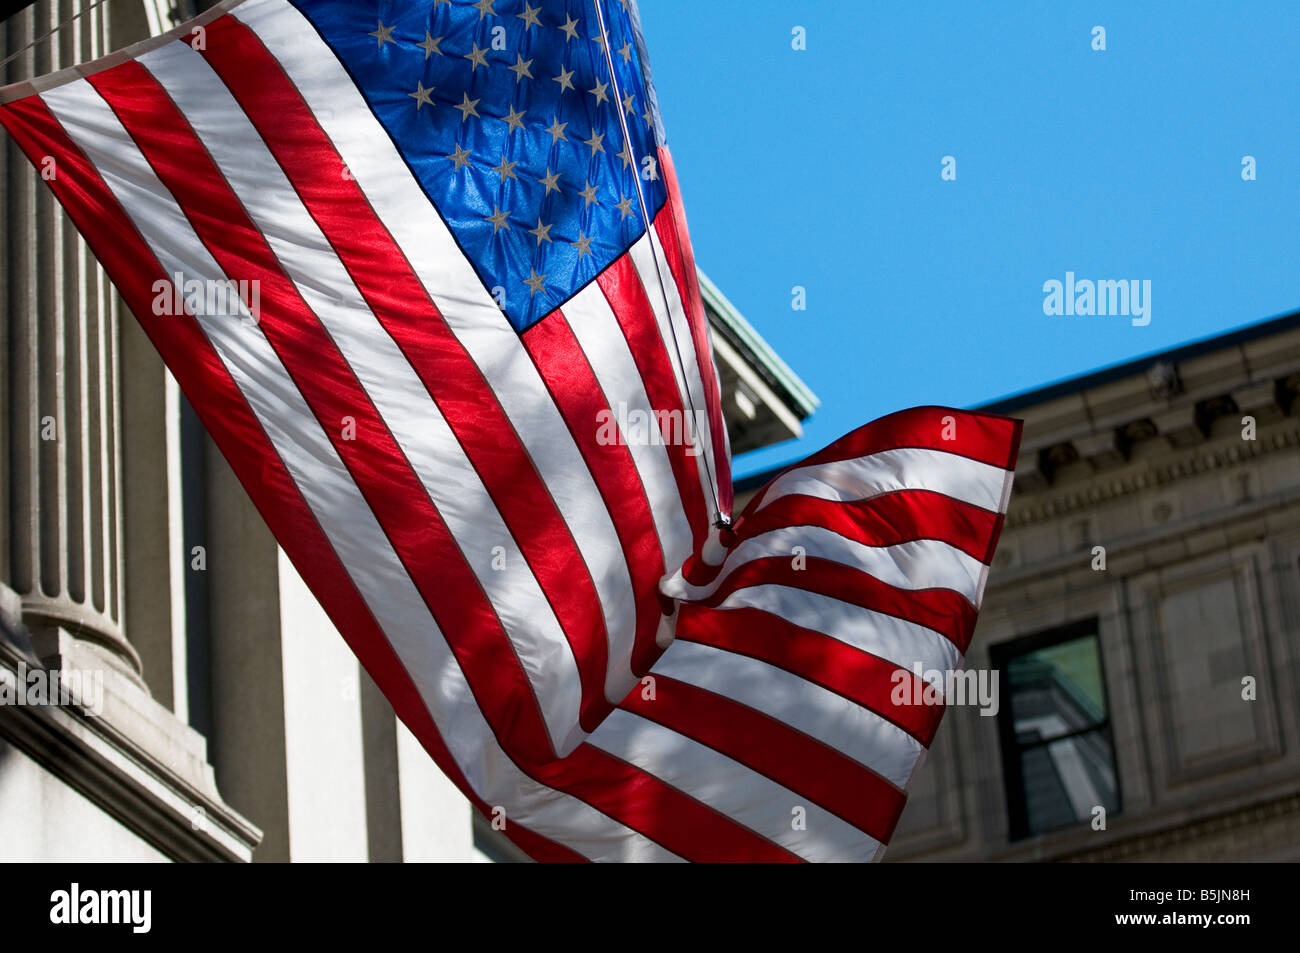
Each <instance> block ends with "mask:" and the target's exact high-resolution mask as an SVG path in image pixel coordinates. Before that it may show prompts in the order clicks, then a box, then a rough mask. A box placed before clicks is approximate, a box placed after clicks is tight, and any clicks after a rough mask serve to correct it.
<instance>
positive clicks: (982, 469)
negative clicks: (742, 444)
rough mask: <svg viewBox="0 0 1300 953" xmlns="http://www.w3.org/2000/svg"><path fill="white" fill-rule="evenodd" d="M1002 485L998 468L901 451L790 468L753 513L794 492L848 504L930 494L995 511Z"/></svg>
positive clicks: (940, 452) (931, 452) (1003, 476)
mask: <svg viewBox="0 0 1300 953" xmlns="http://www.w3.org/2000/svg"><path fill="white" fill-rule="evenodd" d="M1006 482H1007V471H1006V470H1004V469H1003V468H1002V467H994V466H990V465H989V464H987V463H981V462H980V461H978V460H972V459H970V458H969V457H963V456H959V455H957V454H955V453H948V452H947V451H944V450H927V449H922V448H918V447H905V448H902V449H897V450H881V451H880V452H878V453H872V454H868V455H866V456H862V457H854V458H852V459H849V460H835V461H833V462H831V463H819V464H814V465H812V466H806V467H799V468H797V469H795V470H790V471H789V472H787V473H784V474H782V475H781V476H779V477H777V478H776V480H774V481H773V482H772V483H771V484H769V485H768V490H767V492H766V493H765V494H764V495H763V500H762V503H761V505H760V506H759V507H758V509H759V510H761V509H763V507H765V506H767V505H768V504H769V503H771V502H772V501H773V500H776V499H779V498H780V497H783V496H791V495H794V494H799V495H802V496H811V497H816V498H817V499H822V500H833V501H838V502H841V503H848V502H851V501H854V500H868V499H871V498H872V497H875V496H880V495H881V494H884V493H892V492H894V491H896V490H930V491H932V492H934V493H942V494H943V495H944V496H950V497H952V498H953V499H955V500H961V501H962V502H965V503H970V504H971V505H973V506H978V507H980V509H984V510H989V511H991V512H994V513H1000V512H1002V510H1001V509H999V507H1001V506H1002V505H1003V489H1004V487H1005V485H1006ZM755 512H757V510H756V511H755Z"/></svg>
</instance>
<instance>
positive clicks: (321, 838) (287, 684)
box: [0, 0, 816, 861]
mask: <svg viewBox="0 0 1300 953" xmlns="http://www.w3.org/2000/svg"><path fill="white" fill-rule="evenodd" d="M204 5H205V6H206V4H204ZM193 10H194V5H193V4H188V3H179V4H172V3H167V2H162V0H159V2H153V0H141V2H126V0H122V2H113V3H109V4H104V5H99V6H96V5H94V4H93V3H91V2H89V0H41V2H38V3H35V4H33V5H32V6H30V7H29V8H28V9H26V10H25V11H23V12H21V13H19V14H17V15H15V16H13V17H11V18H9V19H7V20H5V21H4V22H3V23H2V24H0V51H2V52H0V58H4V57H7V56H9V55H10V54H12V53H17V54H18V56H17V57H16V58H15V59H14V60H13V61H12V62H11V63H9V64H8V65H7V66H5V67H3V71H2V72H0V85H3V84H6V83H10V82H16V81H18V80H21V79H29V78H31V77H33V76H38V75H42V74H45V73H49V72H52V71H54V70H57V69H60V68H64V67H67V66H70V65H73V64H74V63H82V62H87V61H89V60H92V59H95V58H96V57H99V56H103V55H105V54H106V53H108V52H111V51H113V50H116V49H121V48H122V47H124V46H127V45H129V44H131V43H133V42H136V41H138V40H140V39H143V38H145V37H148V36H150V35H154V34H157V33H159V32H162V31H165V30H167V29H170V28H171V27H172V26H173V25H174V24H175V23H176V22H179V21H180V20H182V19H184V18H185V17H187V16H188V15H190V14H191V13H192V12H193ZM78 14H80V16H78ZM74 17H75V19H74ZM69 21H71V22H69ZM56 27H59V29H58V30H57V32H56V33H55V34H54V36H53V38H52V39H41V38H42V37H43V36H45V35H46V34H47V33H50V32H51V31H53V30H55V28H56ZM29 46H30V48H28V47H29ZM0 183H3V185H2V186H0V188H2V189H3V195H4V203H3V212H2V213H0V214H3V220H4V228H3V237H0V245H2V251H0V255H2V260H0V367H2V368H3V370H4V375H3V385H2V386H0V447H3V448H4V452H3V454H0V683H4V684H0V699H3V698H4V694H3V693H4V690H5V686H6V685H7V686H17V685H18V684H20V683H21V684H28V681H29V679H34V680H35V682H36V683H40V682H41V679H42V678H43V677H44V676H43V674H42V673H44V672H46V671H48V670H51V669H57V670H58V671H59V672H60V673H62V679H63V680H62V685H63V686H64V689H65V690H68V691H73V689H75V691H73V695H74V697H70V698H68V699H67V701H69V703H68V704H32V705H27V704H16V703H13V701H12V699H8V700H6V703H4V704H0V861H19V860H42V861H94V860H142V861H146V860H147V861H166V860H225V861H248V860H250V859H251V860H259V861H260V860H265V861H290V860H292V861H300V860H308V861H366V860H370V861H418V860H475V859H479V860H481V859H485V858H491V859H511V858H515V857H517V856H518V855H517V852H515V851H514V848H513V847H512V846H511V845H510V844H509V843H508V842H506V841H505V840H504V838H501V837H499V836H496V835H494V833H493V832H492V831H491V830H490V829H489V828H486V827H485V826H482V825H476V824H475V823H474V822H473V821H472V819H471V814H472V812H471V809H470V806H469V804H468V802H467V801H466V800H465V798H464V797H463V796H462V795H461V794H460V793H459V792H458V791H457V790H456V789H455V788H454V787H453V786H452V785H451V783H450V782H448V781H447V780H446V779H445V778H444V777H443V775H442V774H441V773H440V772H439V770H438V769H437V767H436V766H435V765H434V763H433V761H432V760H431V759H430V758H429V757H428V756H427V755H426V754H425V752H424V750H423V749H422V747H421V746H420V744H419V743H418V742H417V741H416V740H415V738H414V736H413V735H411V734H410V732H408V731H407V730H406V728H405V727H404V726H403V725H402V724H401V723H400V722H399V721H398V720H397V719H396V717H395V716H394V714H393V711H392V709H391V707H390V706H389V705H388V703H387V701H386V700H385V699H384V697H383V696H382V694H381V693H380V692H379V691H378V689H377V688H376V687H375V686H374V684H373V683H372V682H371V681H370V679H369V678H368V677H367V675H366V674H365V672H364V671H362V670H361V668H360V666H359V665H358V663H357V661H356V659H355V657H354V656H353V655H352V653H351V651H350V650H349V649H348V648H347V646H346V645H345V644H344V642H343V640H342V638H341V637H340V636H339V635H338V633H337V632H336V631H335V630H334V627H333V625H332V624H331V623H330V621H329V619H328V618H327V617H326V616H325V614H324V612H323V611H322V610H321V608H320V606H319V604H318V603H317V601H316V599H315V598H314V597H313V596H312V595H311V593H310V592H309V591H308V589H307V587H306V585H305V584H304V583H303V581H302V579H301V578H300V577H299V576H298V574H297V572H296V571H295V570H294V568H293V566H291V565H290V564H289V562H288V560H287V559H286V558H285V556H284V554H283V553H282V552H281V551H280V549H279V547H278V546H277V545H276V543H275V540H274V539H273V538H272V536H271V534H270V532H269V531H268V530H267V528H266V526H265V525H264V523H263V521H262V519H261V517H260V516H259V515H258V513H257V511H256V509H255V508H254V507H253V505H252V503H251V502H250V500H249V499H248V497H247V496H246V494H245V493H244V490H243V488H242V487H241V486H240V485H239V482H238V480H237V479H236V478H235V476H234V474H233V472H232V471H231V469H230V467H229V466H228V465H227V464H226V462H225V460H224V459H223V458H222V456H221V454H220V453H219V452H218V451H217V450H216V448H215V446H214V445H213V444H212V442H211V441H210V440H209V439H208V437H207V436H206V434H205V433H204V431H203V429H202V427H201V426H200V425H199V423H198V421H197V419H196V417H195V415H194V414H193V412H192V410H190V408H189V407H188V405H187V403H186V402H185V400H184V398H183V397H182V396H181V394H180V392H179V389H178V388H177V386H176V383H175V381H174V380H173V379H172V378H171V375H170V374H169V373H168V372H167V371H166V369H165V368H164V366H163V364H162V362H161V360H160V359H159V357H158V355H157V353H156V352H155V350H154V348H153V347H152V345H151V344H150V343H149V341H148V340H147V339H146V338H145V336H144V334H143V333H142V332H141V330H140V328H139V327H138V325H137V323H136V322H135V320H134V318H132V317H131V315H130V314H129V312H128V311H127V310H126V308H125V307H124V305H123V304H122V303H121V301H120V299H119V298H118V296H117V294H116V293H115V292H114V290H113V288H112V286H111V285H110V284H109V282H108V280H107V279H106V277H105V276H104V274H103V272H102V270H101V269H100V268H99V266H98V265H97V263H96V262H95V260H94V258H93V256H92V255H91V254H90V252H89V250H88V249H87V247H86V245H85V243H84V242H83V241H82V239H81V238H80V236H79V235H78V234H77V232H76V230H75V229H74V227H73V226H72V224H71V222H70V221H69V220H68V219H67V217H66V216H65V215H64V213H63V212H62V210H61V209H60V208H59V207H58V205H57V203H56V202H55V201H54V199H53V197H52V195H51V193H50V190H49V189H48V187H47V186H46V184H45V183H44V182H43V181H41V177H40V175H39V173H38V171H37V170H34V169H33V167H32V165H31V163H30V162H28V160H27V159H26V157H25V156H23V155H22V154H21V153H20V152H19V150H18V149H17V147H16V146H14V144H13V143H11V142H9V141H8V139H7V137H6V138H5V140H4V143H3V149H0ZM701 284H702V286H703V287H704V289H705V296H706V299H707V301H706V306H707V309H708V312H709V318H710V322H711V325H712V327H713V332H714V341H715V344H716V347H717V363H718V369H719V373H720V376H721V379H722V382H723V386H724V388H725V390H726V398H725V404H726V407H725V414H726V417H727V423H728V429H729V433H730V436H731V439H732V443H733V446H735V447H736V448H737V452H739V451H742V450H745V449H752V448H754V447H758V446H763V445H765V444H767V443H771V442H774V441H778V440H784V439H790V438H793V437H797V436H799V434H800V421H801V420H802V419H803V418H805V417H807V415H808V414H809V413H810V412H811V411H812V409H813V407H814V406H815V405H816V398H815V397H813V395H812V394H811V392H809V391H808V389H807V388H806V387H805V386H804V385H803V384H802V383H801V382H800V381H799V379H798V378H797V377H796V376H795V375H794V374H793V373H792V372H791V371H790V369H789V368H788V367H786V366H785V364H784V363H782V362H781V361H780V359H779V358H778V357H777V356H776V355H775V354H773V353H772V352H771V350H770V349H769V348H768V347H767V345H766V344H765V343H764V342H763V340H762V338H761V337H760V336H759V335H758V334H757V333H756V332H755V331H754V329H753V328H752V327H750V326H749V325H748V324H747V323H746V321H745V320H744V318H743V317H742V316H741V315H740V313H739V312H738V311H736V309H735V308H733V307H732V306H731V305H730V304H729V303H728V302H727V301H726V299H725V297H723V296H722V294H721V292H719V291H718V290H717V288H716V287H715V286H714V285H713V284H712V283H711V282H709V281H708V279H707V278H705V277H704V276H703V275H701ZM74 676H76V680H75V681H74ZM83 676H84V677H83ZM34 697H35V696H33V698H34Z"/></svg>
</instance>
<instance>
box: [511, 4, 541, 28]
mask: <svg viewBox="0 0 1300 953" xmlns="http://www.w3.org/2000/svg"><path fill="white" fill-rule="evenodd" d="M541 9H542V8H541V7H535V6H533V5H532V4H530V3H528V2H527V0H525V2H524V12H523V13H516V14H515V16H517V17H518V18H519V19H521V20H523V21H524V30H525V31H527V30H531V29H532V28H533V27H535V26H541V25H542V21H541V20H539V19H537V14H538V13H539V12H540V11H541Z"/></svg>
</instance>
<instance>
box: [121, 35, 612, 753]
mask: <svg viewBox="0 0 1300 953" xmlns="http://www.w3.org/2000/svg"><path fill="white" fill-rule="evenodd" d="M139 62H140V63H141V64H142V65H144V66H145V67H146V68H147V69H148V70H149V72H151V73H152V74H153V75H154V77H155V78H156V79H157V80H158V82H159V83H161V84H162V86H163V87H164V88H165V89H166V90H167V92H168V93H169V94H170V95H171V97H172V100H173V101H174V102H175V103H176V105H177V107H178V108H179V109H180V110H181V112H182V113H184V114H185V117H186V119H188V120H189V122H190V124H191V126H192V127H193V128H194V131H195V133H196V134H197V135H198V137H199V139H200V140H201V141H202V142H203V144H204V146H205V147H206V148H207V150H208V153H209V154H210V155H211V156H212V158H213V160H214V161H215V162H216V164H217V167H218V168H219V169H220V171H221V174H222V175H223V176H224V177H225V179H226V181H227V182H228V183H229V185H230V187H231V189H232V190H233V191H234V193H235V194H236V196H237V197H238V198H239V201H240V202H241V203H242V204H243V206H244V209H245V210H246V211H247V212H248V214H249V216H250V217H251V218H252V220H253V223H254V224H255V225H256V226H257V229H258V231H260V232H261V233H262V234H263V235H264V236H265V237H266V240H267V243H268V244H269V245H270V247H271V250H272V251H273V252H274V253H275V256H276V258H277V259H278V260H279V262H280V264H281V266H282V267H283V268H284V270H285V273H286V274H287V275H288V276H289V277H290V279H292V281H293V283H294V285H295V286H296V287H297V289H298V292H299V294H301V295H302V297H303V300H304V301H305V302H306V304H307V306H308V307H309V308H311V310H312V312H313V313H314V314H315V315H316V316H317V317H318V318H320V321H321V324H322V325H323V326H324V328H325V330H326V331H327V332H328V334H329V335H330V337H331V338H333V339H334V342H335V343H336V344H337V345H338V347H339V350H340V351H341V352H342V354H343V358H344V360H346V361H347V363H348V364H349V365H350V366H351V368H352V370H353V371H354V373H356V375H357V378H358V380H359V381H360V382H361V385H362V387H363V388H364V390H365V392H366V393H367V394H368V395H369V397H370V399H371V401H372V402H373V403H374V405H375V408H376V410H377V411H378V412H379V415H380V416H381V417H382V418H383V420H384V423H385V424H387V426H388V428H389V429H390V431H391V432H392V435H393V438H394V439H395V440H396V441H397V443H398V445H399V447H400V448H401V450H402V452H403V454H405V456H406V459H407V460H408V461H409V462H410V465H411V468H412V470H413V471H414V472H415V474H416V475H417V476H418V477H419V479H420V482H421V483H422V484H423V485H424V488H425V491H426V492H427V493H428V495H429V498H430V499H431V500H432V501H433V504H434V506H435V507H436V508H437V510H438V512H439V514H441V516H442V518H443V520H444V521H445V522H446V524H447V528H448V530H449V531H450V532H451V535H452V536H453V538H454V539H455V541H456V543H457V545H458V547H459V549H460V552H461V555H462V556H463V557H464V559H465V561H466V563H467V564H468V566H469V567H470V569H471V570H472V571H473V573H474V575H475V576H476V577H477V578H478V581H479V584H480V585H481V586H482V587H483V590H484V592H485V593H486V595H487V597H488V599H489V600H490V601H491V603H492V606H493V608H494V609H495V610H496V613H497V616H498V617H499V618H500V620H501V624H502V626H503V628H504V629H505V633H506V635H507V637H508V638H509V639H510V641H511V643H512V644H513V645H514V648H515V654H516V655H517V656H518V657H519V660H520V663H521V664H522V666H523V668H524V671H525V673H526V674H527V677H528V681H529V684H530V686H531V687H532V691H533V693H534V695H535V696H536V698H537V702H538V706H539V708H540V709H541V712H542V716H543V719H544V721H545V723H546V728H547V733H548V734H549V736H550V739H551V744H552V745H553V747H554V748H555V751H556V754H557V755H558V756H560V757H563V756H564V755H566V754H568V753H569V752H571V751H572V750H573V749H574V748H576V747H577V746H578V745H579V744H581V742H582V740H583V738H585V737H586V732H584V731H583V730H582V728H581V726H580V725H579V724H578V710H579V708H580V707H581V703H582V684H581V680H580V678H579V675H578V665H577V662H576V661H575V659H574V656H573V650H572V648H571V647H570V645H569V641H568V639H567V638H566V636H565V633H564V630H563V629H562V628H561V626H560V622H559V620H558V619H557V618H556V617H555V613H554V611H553V610H552V609H551V605H550V603H549V602H548V601H547V599H546V595H545V593H543V592H542V588H541V586H540V585H539V584H538V582H537V579H536V578H535V577H534V576H533V573H532V571H531V570H530V569H529V567H528V563H527V561H526V560H525V559H524V555H523V553H522V552H521V551H520V550H519V547H518V544H517V543H516V542H515V539H514V537H513V536H512V535H511V533H510V530H509V528H508V527H507V526H506V524H505V521H504V520H503V519H502V517H501V514H500V513H499V512H498V511H497V508H496V505H495V503H494V502H493V500H492V496H491V495H490V494H489V493H488V490H487V487H485V486H484V485H483V483H482V481H481V480H480V478H479V475H478V473H477V471H475V469H474V466H473V464H471V463H470V461H469V458H468V457H467V456H466V455H465V451H464V448H463V447H462V446H461V444H460V441H459V440H457V439H456V435H455V434H454V433H453V432H452V429H451V427H450V425H448V423H447V421H446V419H445V418H444V417H443V416H442V413H441V412H440V411H439V410H438V406H437V404H435V403H434V402H433V399H432V398H431V397H430V396H429V392H428V391H427V390H426V389H425V387H424V385H423V383H421V381H420V379H419V377H418V376H417V375H416V373H415V370H414V368H412V367H411V365H410V363H409V362H408V361H407V360H406V357H405V356H404V355H403V354H402V352H401V351H400V350H399V349H398V347H397V344H396V342H394V341H393V339H392V338H391V337H390V336H389V335H388V332H387V331H385V330H384V327H383V326H382V325H381V324H380V323H379V321H378V320H377V319H376V318H375V316H374V314H373V313H372V312H371V310H370V308H369V307H368V306H367V304H366V302H365V299H364V298H363V297H362V295H361V292H360V291H359V290H358V289H357V287H356V285H355V284H353V282H352V279H351V277H350V276H349V275H348V273H347V270H346V269H345V268H344V266H343V262H342V261H340V260H339V258H338V256H337V255H336V254H335V253H334V251H333V249H332V247H331V246H330V243H329V241H328V239H326V237H325V235H324V234H323V233H322V232H321V230H320V228H319V227H318V226H317V225H316V222H315V221H314V220H313V219H312V217H311V215H310V213H309V212H308V211H307V209H306V207H305V206H304V205H303V204H302V201H301V199H300V198H299V197H298V194H297V192H296V191H295V190H294V188H293V186H292V185H291V184H290V182H289V180H288V178H286V177H285V174H284V172H283V171H282V170H281V168H280V165H279V163H278V162H277V161H276V159H275V157H274V156H272V155H271V153H270V151H269V150H268V149H267V147H266V145H265V143H264V142H263V141H262V138H261V136H260V135H259V134H258V132H257V130H256V129H254V128H253V125H252V123H251V122H249V120H248V117H247V116H245V114H244V112H243V110H242V109H240V107H239V104H238V103H237V102H235V98H234V97H233V96H232V95H231V94H230V92H229V91H228V90H227V89H226V87H225V85H224V84H223V83H222V82H221V79H220V78H219V77H218V76H217V75H216V73H215V72H214V71H213V70H212V67H210V66H209V65H208V63H207V61H206V60H204V58H203V57H202V56H201V55H200V54H199V53H197V52H195V51H194V50H193V49H191V48H190V47H189V46H188V45H187V44H184V43H169V44H168V45H166V46H164V47H161V48H160V49H157V50H155V51H153V52H151V53H147V54H145V55H144V56H142V57H141V58H140V60H139ZM340 383H341V382H340ZM361 436H362V439H364V435H361ZM498 547H500V553H497V552H495V550H497V548H498ZM498 555H499V556H501V557H502V558H500V559H494V556H498Z"/></svg>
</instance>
